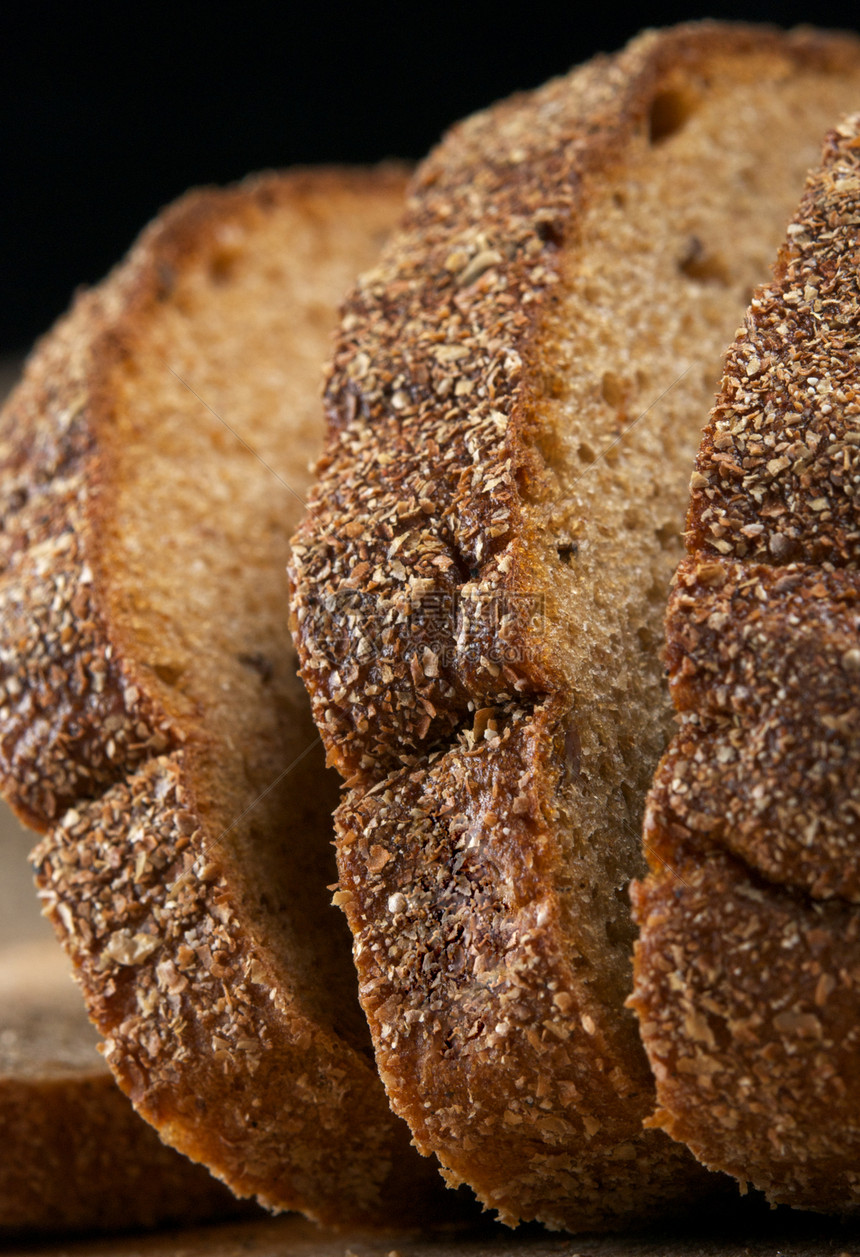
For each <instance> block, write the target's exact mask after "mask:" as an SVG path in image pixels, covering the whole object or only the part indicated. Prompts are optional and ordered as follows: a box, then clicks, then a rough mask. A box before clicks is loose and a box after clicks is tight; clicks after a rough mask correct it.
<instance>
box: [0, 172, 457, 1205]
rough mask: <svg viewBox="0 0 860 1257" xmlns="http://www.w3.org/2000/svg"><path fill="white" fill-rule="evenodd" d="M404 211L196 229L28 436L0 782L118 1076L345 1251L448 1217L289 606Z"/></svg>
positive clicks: (201, 198)
mask: <svg viewBox="0 0 860 1257" xmlns="http://www.w3.org/2000/svg"><path fill="white" fill-rule="evenodd" d="M402 191H403V175H402V173H401V172H400V171H396V170H388V171H385V170H383V171H378V172H374V173H350V172H343V171H330V172H324V171H320V172H308V173H306V174H302V173H298V174H293V175H288V176H283V177H281V176H269V177H263V178H260V179H257V180H254V181H252V182H249V183H247V184H244V185H241V186H239V187H237V188H235V189H232V190H228V191H222V192H201V193H195V194H192V195H190V196H188V197H186V198H185V199H184V200H183V201H181V202H180V203H179V204H178V205H177V206H175V207H173V208H172V209H170V210H169V211H167V212H166V213H165V214H164V215H163V216H162V217H161V218H160V219H159V220H158V221H157V222H156V224H154V225H153V226H152V227H150V228H149V229H148V230H147V231H146V232H145V233H144V234H143V236H142V238H141V240H140V241H139V242H138V244H137V245H136V246H135V248H134V249H133V250H132V252H131V254H130V256H129V257H128V259H127V260H126V261H125V262H124V263H123V265H122V266H121V267H120V268H119V269H118V270H117V271H115V272H114V273H113V274H112V275H111V276H110V277H109V278H108V279H107V280H106V281H105V283H104V284H102V285H101V286H100V287H98V288H96V289H95V290H93V291H92V292H87V293H84V294H83V295H82V296H80V297H79V298H78V299H77V301H76V303H75V306H74V308H73V310H72V312H71V314H70V315H69V316H68V317H66V318H65V319H63V320H62V321H61V322H60V323H59V324H58V325H57V327H56V328H55V329H54V330H53V332H52V333H51V334H50V335H49V336H48V337H47V338H46V339H45V340H44V341H43V343H42V344H41V345H40V346H39V347H38V349H37V351H36V353H35V355H34V356H33V358H32V360H31V361H30V363H29V365H28V367H27V370H26V373H25V376H24V380H23V382H22V384H21V385H20V387H19V388H18V389H17V391H16V392H15V394H14V395H13V396H12V398H11V399H10V401H9V404H8V405H7V407H6V410H5V412H4V414H3V418H2V422H0V467H2V477H0V495H2V520H3V528H2V533H0V626H2V628H0V633H2V641H0V670H2V676H0V682H2V686H3V706H2V717H1V718H2V737H1V738H0V772H2V779H3V788H4V790H5V791H6V793H7V795H8V797H9V798H10V800H11V802H12V803H13V805H14V806H15V807H16V809H17V811H18V812H19V814H20V815H21V816H22V817H23V818H24V819H25V820H27V821H29V822H30V823H31V824H33V825H35V826H37V827H38V828H40V829H42V830H44V831H45V836H44V838H43V840H42V842H41V845H40V846H39V847H38V849H37V852H36V856H35V859H36V862H37V866H38V881H39V885H40V887H41V895H42V899H43V901H44V904H45V906H46V908H47V910H48V911H49V913H50V915H51V917H52V919H53V921H54V924H55V925H56V927H57V929H58V931H59V933H60V935H61V937H62V939H63V941H64V943H65V945H66V948H67V949H68V951H69V954H70V955H71V957H72V959H73V961H74V964H75V967H76V970H77V974H78V977H79V978H80V981H81V984H82V986H83V989H84V994H85V996H86V999H87V1003H88V1006H89V1011H90V1014H91V1016H92V1018H93V1020H94V1021H95V1023H96V1025H97V1026H98V1028H99V1030H100V1031H101V1033H102V1035H103V1036H104V1039H105V1050H106V1057H107V1060H108V1062H109V1064H110V1066H111V1069H112V1070H113V1072H114V1074H115V1076H116V1078H117V1079H118V1080H119V1083H120V1085H121V1086H122V1088H123V1089H124V1090H125V1091H126V1092H127V1093H128V1094H129V1095H130V1096H131V1098H132V1100H133V1102H134V1104H135V1106H136V1107H137V1109H138V1111H139V1112H140V1113H142V1114H143V1116H144V1117H146V1118H147V1119H148V1120H149V1121H150V1122H152V1123H153V1125H155V1126H156V1128H157V1129H158V1131H159V1133H160V1134H161V1135H162V1137H163V1138H164V1139H165V1140H166V1141H167V1142H168V1143H171V1144H173V1145H174V1146H175V1147H176V1148H179V1149H180V1150H181V1151H183V1152H185V1153H187V1154H188V1155H189V1156H190V1157H192V1158H194V1159H195V1160H199V1161H202V1162H204V1164H206V1165H207V1166H209V1168H210V1169H211V1170H212V1171H213V1172H214V1173H215V1174H217V1175H218V1176H219V1177H221V1178H223V1179H224V1180H225V1181H226V1182H227V1183H228V1184H229V1185H230V1186H231V1187H232V1188H233V1190H234V1191H235V1192H237V1193H238V1194H241V1195H255V1196H257V1197H258V1198H259V1199H260V1200H261V1201H262V1202H264V1203H265V1204H267V1205H269V1206H272V1207H276V1208H296V1209H302V1210H304V1211H306V1212H307V1213H308V1214H310V1215H312V1216H313V1217H316V1218H320V1219H323V1220H326V1221H328V1222H333V1223H348V1222H378V1221H380V1220H386V1221H390V1220H396V1219H397V1218H398V1217H399V1218H402V1217H404V1216H406V1217H415V1216H416V1215H420V1210H421V1206H422V1203H424V1202H425V1201H426V1198H427V1197H426V1192H425V1188H426V1189H427V1190H428V1191H432V1189H433V1184H432V1181H431V1180H432V1178H433V1177H434V1175H433V1170H432V1167H430V1166H428V1165H427V1164H426V1163H425V1162H423V1161H422V1160H421V1158H420V1157H418V1155H417V1154H416V1153H414V1151H413V1150H411V1149H410V1148H409V1136H408V1131H407V1128H406V1126H405V1125H404V1124H403V1123H402V1122H400V1121H399V1119H396V1118H394V1117H393V1116H392V1114H391V1113H390V1110H389V1107H388V1103H387V1101H386V1098H385V1094H384V1091H383V1089H382V1086H381V1084H380V1082H379V1080H378V1078H377V1076H376V1072H375V1070H374V1067H373V1060H372V1053H371V1050H370V1044H369V1041H368V1037H367V1030H366V1027H365V1025H364V1021H363V1018H362V1016H361V1012H360V1009H359V1008H358V1004H357V1001H356V998H355V977H354V973H353V972H352V968H351V965H350V962H349V948H348V933H347V931H346V929H345V927H344V926H343V924H342V922H341V921H340V917H339V914H337V913H335V912H333V911H332V910H331V907H330V905H329V902H328V898H329V897H328V895H327V893H326V890H325V886H326V883H327V882H331V881H332V880H333V879H334V877H335V872H334V867H333V860H332V855H331V848H330V837H331V833H330V823H331V822H330V811H331V808H332V806H333V805H334V802H335V799H336V786H335V782H334V781H333V780H332V778H331V777H330V776H327V775H326V774H325V770H324V767H323V756H322V751H321V748H320V745H319V739H318V738H317V735H316V732H315V730H314V728H313V725H312V722H311V720H310V715H309V712H308V708H307V701H306V698H305V696H304V692H303V690H302V686H301V683H300V682H299V680H298V679H297V677H296V675H295V670H294V655H293V653H292V649H291V647H290V646H289V644H288V641H287V634H286V577H285V575H284V566H285V563H286V558H287V538H288V535H289V532H290V531H291V529H292V527H294V526H295V523H296V521H297V519H298V517H299V514H300V512H301V509H302V504H303V503H302V499H303V495H304V492H305V487H306V484H307V479H308V462H309V459H311V458H312V457H313V456H314V455H315V453H316V451H317V442H318V439H319V436H320V419H319V413H318V405H319V403H318V387H319V382H320V366H319V364H320V362H321V360H322V358H323V356H324V354H325V352H326V349H327V347H328V343H329V337H330V329H331V328H332V327H333V325H334V322H335V312H336V308H337V302H338V299H339V297H340V294H341V292H342V291H343V290H344V289H345V288H346V286H347V285H348V283H349V282H350V281H351V279H352V277H353V276H354V274H355V273H356V271H357V270H358V269H359V268H361V267H364V266H367V265H369V264H370V262H371V261H372V260H373V258H374V256H375V254H376V251H377V249H378V248H379V246H380V244H381V241H382V239H383V237H384V235H385V234H386V232H387V230H388V228H389V227H390V225H391V224H392V222H393V221H394V218H395V216H396V215H397V214H398V212H399V208H400V202H401V197H402ZM435 1177H438V1176H435Z"/></svg>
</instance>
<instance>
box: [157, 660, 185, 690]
mask: <svg viewBox="0 0 860 1257" xmlns="http://www.w3.org/2000/svg"><path fill="white" fill-rule="evenodd" d="M152 670H153V672H154V673H155V675H156V676H157V677H158V679H159V681H163V682H164V684H165V685H176V684H177V683H178V682H179V679H180V678H181V676H182V673H183V671H184V669H183V668H182V667H181V666H180V665H179V664H175V663H156V664H153V667H152Z"/></svg>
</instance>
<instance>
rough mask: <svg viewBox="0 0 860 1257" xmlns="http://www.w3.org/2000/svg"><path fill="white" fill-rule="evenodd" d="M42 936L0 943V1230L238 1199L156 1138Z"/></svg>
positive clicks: (119, 1224) (95, 1222)
mask: <svg viewBox="0 0 860 1257" xmlns="http://www.w3.org/2000/svg"><path fill="white" fill-rule="evenodd" d="M96 1043H97V1035H96V1032H95V1030H94V1029H93V1027H92V1026H91V1025H90V1023H89V1021H88V1020H87V1016H86V1012H85V1011H84V1005H83V1001H82V1000H81V997H80V993H79V992H78V991H77V989H76V988H75V987H74V985H73V983H72V982H71V981H70V978H69V972H68V965H67V963H66V962H65V959H64V957H63V954H62V952H61V951H60V949H59V947H58V946H57V944H56V943H54V942H52V941H51V940H50V939H47V940H44V941H43V940H40V941H38V942H31V943H27V944H18V945H16V946H14V947H6V948H4V949H3V951H2V953H0V1128H2V1130H3V1144H4V1156H3V1159H2V1162H0V1237H3V1238H7V1239H8V1238H10V1237H11V1236H12V1235H18V1234H22V1233H24V1232H26V1233H27V1234H30V1235H32V1234H34V1233H38V1234H47V1233H52V1234H56V1233H67V1232H70V1231H83V1230H86V1231H92V1230H96V1229H98V1230H112V1231H116V1230H121V1229H123V1228H132V1227H141V1226H156V1225H165V1224H169V1223H191V1222H201V1221H205V1220H207V1219H213V1218H217V1217H228V1216H230V1215H231V1214H232V1215H235V1214H237V1213H238V1212H241V1211H245V1212H247V1211H248V1208H249V1206H248V1205H247V1204H246V1205H241V1204H240V1203H239V1202H238V1201H237V1200H236V1199H235V1197H233V1196H232V1195H231V1193H230V1192H228V1191H227V1189H226V1187H224V1186H223V1184H221V1183H218V1182H217V1181H216V1180H215V1179H214V1178H212V1176H211V1175H210V1174H209V1173H208V1172H207V1171H206V1170H205V1169H204V1168H203V1166H200V1165H195V1164H194V1163H193V1162H192V1161H188V1160H186V1158H185V1157H182V1156H180V1155H179V1154H178V1153H177V1152H174V1150H173V1149H172V1148H168V1147H167V1146H166V1145H165V1144H163V1143H162V1142H161V1140H160V1139H159V1138H158V1135H157V1134H156V1133H155V1131H154V1130H152V1128H151V1127H150V1126H148V1125H147V1124H146V1122H143V1121H141V1119H140V1118H139V1117H138V1116H137V1114H136V1113H135V1112H134V1109H133V1108H132V1106H131V1105H130V1104H129V1102H128V1099H127V1098H126V1097H125V1096H124V1095H123V1094H122V1092H121V1091H120V1089H119V1087H117V1085H116V1083H115V1082H114V1080H113V1078H112V1077H111V1074H110V1070H109V1069H108V1067H107V1065H106V1064H105V1062H104V1060H103V1059H102V1057H101V1056H100V1055H99V1053H98V1052H97V1050H96Z"/></svg>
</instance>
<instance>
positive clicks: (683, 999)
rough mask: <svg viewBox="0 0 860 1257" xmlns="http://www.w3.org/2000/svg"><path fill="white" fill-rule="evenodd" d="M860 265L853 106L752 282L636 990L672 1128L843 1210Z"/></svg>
mask: <svg viewBox="0 0 860 1257" xmlns="http://www.w3.org/2000/svg"><path fill="white" fill-rule="evenodd" d="M858 261H860V114H855V115H852V116H850V117H848V118H847V119H846V120H845V121H844V122H843V123H842V124H841V125H840V126H838V127H837V129H836V130H834V131H833V132H831V133H830V134H829V135H828V137H827V141H826V144H825V147H824V154H823V159H822V165H821V167H820V169H818V170H816V171H815V172H813V173H812V174H811V175H810V177H809V179H808V182H807V187H806V191H805V194H804V197H803V200H802V202H801V204H800V208H799V210H798V212H797V215H796V217H795V218H794V221H793V222H792V223H791V225H790V226H789V228H788V233H787V240H786V243H785V245H784V246H783V248H782V250H781V252H780V254H779V258H778V260H777V263H776V266H775V269H774V278H773V281H772V282H771V283H770V284H767V285H765V286H764V287H762V288H760V289H759V290H758V291H757V292H756V293H755V295H754V297H753V300H752V303H751V305H750V309H749V312H748V314H747V317H746V320H745V324H744V326H743V327H742V328H741V330H740V332H739V333H738V336H737V340H736V341H735V343H734V345H733V346H732V348H731V350H730V351H729V354H728V357H727V362H726V374H725V378H724V380H723V383H722V387H721V390H720V393H719V396H718V398H717V404H716V406H715V408H714V411H713V414H712V417H711V421H710V424H709V426H708V428H707V430H706V432H705V435H704V439H703V442H702V446H701V450H700V454H699V458H698V461H697V465H696V470H695V472H694V474H693V479H692V492H691V506H690V515H689V521H688V525H689V532H688V537H687V544H688V549H689V552H690V553H689V557H688V558H687V559H686V560H685V561H684V562H683V563H682V564H681V566H680V568H679V571H678V574H677V577H676V581H675V588H674V591H673V594H672V598H671V601H670V605H669V614H668V619H667V634H668V642H669V646H668V661H669V668H670V684H671V689H672V695H673V698H674V701H675V705H676V708H677V710H678V712H679V713H680V714H679V722H680V730H679V732H678V733H677V735H676V737H675V739H674V741H673V743H672V745H671V747H670V749H669V751H668V753H667V754H666V756H665V758H664V760H663V762H662V764H661V765H660V768H659V770H658V773H657V775H656V778H655V781H654V786H653V789H652V792H651V795H650V798H649V803H648V810H647V815H646V823H645V838H646V843H647V845H648V850H649V852H650V853H652V854H653V857H654V858H653V859H652V861H651V868H652V872H651V876H650V877H649V878H647V880H646V881H645V882H644V883H643V884H641V885H640V886H638V887H637V888H636V889H635V894H634V903H635V907H636V915H637V918H638V920H639V922H640V925H641V927H642V935H641V940H640V942H639V944H638V946H637V955H636V963H635V977H636V986H635V994H634V997H633V1000H632V1004H633V1006H634V1007H635V1008H636V1010H637V1012H638V1013H639V1017H640V1022H641V1027H642V1034H643V1039H644V1042H645V1045H646V1049H647V1051H648V1053H649V1057H650V1060H651V1063H652V1066H653V1068H654V1071H655V1075H656V1078H657V1092H658V1103H659V1108H658V1111H657V1113H656V1114H655V1117H654V1124H655V1125H657V1126H660V1127H662V1128H663V1129H665V1130H666V1131H668V1132H669V1133H670V1134H672V1135H673V1137H675V1138H676V1139H678V1140H682V1141H684V1142H685V1143H687V1144H688V1146H689V1147H691V1148H692V1150H693V1151H694V1152H695V1153H696V1155H697V1156H698V1157H699V1158H700V1159H701V1160H702V1161H704V1162H705V1163H706V1164H708V1165H710V1166H712V1167H713V1168H717V1169H722V1170H727V1171H728V1172H729V1173H732V1174H734V1175H735V1176H736V1177H738V1178H740V1179H741V1180H749V1181H751V1182H753V1183H754V1184H755V1185H756V1186H758V1187H759V1188H761V1189H763V1190H764V1191H765V1192H766V1193H767V1195H768V1197H769V1199H770V1200H772V1201H773V1202H774V1203H783V1202H784V1203H788V1204H793V1205H796V1206H800V1207H806V1208H811V1209H821V1210H831V1211H836V1212H841V1213H855V1212H857V1210H858V1208H860V1176H858V1173H857V1169H856V1167H857V1163H858V1157H860V1143H858V1138H857V1131H858V1129H860V1088H859V1087H858V1077H860V1075H858V1068H857V1061H858V1056H857V1053H858V1036H857V1013H858V990H857V982H856V975H857V973H858V967H860V951H858V940H860V910H858V904H860V816H858V805H857V801H858V797H860V733H858V728H860V725H859V724H858V715H860V578H858V558H860V548H858V540H860V510H858V499H857V491H858V488H860V453H858V451H860V352H858V351H860V344H858V334H860V282H859V281H858ZM667 867H669V868H671V869H673V870H674V871H675V872H676V873H677V877H674V878H673V877H672V876H670V875H669V874H668V873H667V871H666V869H667Z"/></svg>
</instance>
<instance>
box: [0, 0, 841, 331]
mask: <svg viewBox="0 0 860 1257" xmlns="http://www.w3.org/2000/svg"><path fill="white" fill-rule="evenodd" d="M706 16H711V17H718V18H746V19H749V20H756V21H768V20H770V21H778V22H779V23H780V24H782V25H793V24H795V23H797V22H801V21H814V22H815V23H817V24H818V25H822V26H842V27H853V28H854V29H860V10H858V7H857V5H856V4H853V5H850V6H849V5H848V4H845V3H843V4H838V3H827V0H822V2H819V3H817V4H816V5H815V6H805V5H801V4H796V3H788V4H784V5H781V6H776V5H774V4H773V3H770V4H767V3H754V2H753V3H748V4H746V5H743V4H739V3H735V4H711V5H708V6H696V5H694V4H687V5H682V4H656V5H653V6H648V5H642V6H639V7H636V8H620V7H618V5H616V4H613V3H611V2H607V3H604V4H602V5H601V4H599V3H598V4H595V3H594V2H593V0H592V3H590V4H589V5H588V6H584V7H578V6H577V5H575V4H574V3H570V4H568V5H566V6H565V7H563V8H562V7H561V6H557V5H545V4H540V3H533V4H509V5H504V4H495V5H489V4H486V5H485V4H467V3H464V4H460V5H445V4H435V5H434V4H429V3H427V4H422V5H411V6H410V5H408V4H401V5H397V6H395V5H388V4H386V5H373V4H370V3H367V4H355V5H350V6H343V5H332V4H330V5H325V4H320V5H318V6H316V7H312V6H310V5H309V4H308V3H307V0H306V3H305V4H304V5H303V6H301V7H299V6H297V5H293V4H290V3H283V4H281V5H280V6H277V7H276V6H274V5H272V6H268V5H262V4H254V3H246V4H226V3H218V2H217V0H216V2H213V3H208V4H205V3H185V4H176V5H175V6H172V7H168V6H166V5H165V6H160V5H146V4H140V3H138V4H134V5H124V4H122V3H118V4H116V5H114V6H110V7H109V6H107V5H104V6H103V5H100V4H86V3H81V4H74V3H67V4H63V5H60V4H49V3H38V2H35V3H31V4H29V5H28V6H27V7H26V9H25V8H24V7H23V6H22V7H16V6H5V7H4V10H3V14H2V16H0V39H2V45H0V111H1V112H0V126H2V134H3V139H2V149H0V153H2V169H3V175H4V180H3V185H4V186H3V191H2V195H0V259H2V260H0V267H2V271H0V274H2V280H0V285H2V286H0V353H5V352H10V351H18V350H20V349H23V348H26V347H27V346H28V345H29V343H30V342H31V341H32V339H33V337H34V336H35V335H37V334H38V333H39V332H41V331H43V330H45V329H46V328H47V326H48V325H49V324H50V323H51V322H52V321H53V319H54V318H55V317H56V316H57V315H58V314H59V313H60V312H61V311H62V310H63V309H64V308H65V306H66V305H67V303H68V301H69V298H70V295H71V293H72V291H73V289H74V288H75V287H76V286H77V285H79V284H88V283H92V282H93V281H95V280H97V279H99V278H100V277H101V275H103V274H104V272H105V271H106V270H107V269H108V268H109V267H110V266H111V265H112V264H113V262H115V261H116V260H117V259H118V258H119V257H120V256H121V255H122V254H123V253H124V252H125V250H126V249H127V247H128V246H129V244H130V243H131V241H132V239H133V238H134V236H135V235H136V234H137V232H138V231H139V230H140V228H141V227H142V226H143V225H144V223H145V222H146V221H147V220H148V219H149V218H151V217H152V215H153V214H155V213H156V212H157V210H158V209H159V208H160V207H161V206H162V205H164V204H165V203H166V202H168V201H170V200H172V199H173V198H174V197H176V196H178V195H179V194H180V193H181V192H182V191H184V190H185V189H186V188H187V187H189V186H190V185H192V184H199V183H210V182H218V183H220V182H226V181H229V180H232V179H237V178H240V177H241V176H242V175H244V174H246V173H247V172H249V171H251V170H256V169H262V168H265V167H280V166H288V165H291V164H294V163H314V162H371V161H375V160H377V159H380V158H383V157H387V156H396V157H404V158H418V157H420V156H421V155H422V154H423V153H424V152H425V151H426V150H427V149H428V148H429V147H430V145H431V144H432V143H433V142H434V141H435V140H436V139H437V138H438V136H439V135H440V134H441V132H442V131H443V130H444V129H445V128H446V126H447V125H448V124H449V123H451V122H453V121H455V120H456V119H457V118H458V117H461V116H462V115H464V114H466V113H469V112H471V111H472V110H474V109H477V108H480V107H481V106H482V105H485V104H488V103H489V102H490V101H492V100H494V99H496V98H498V97H500V96H503V95H506V94H508V93H509V92H512V91H514V90H516V89H519V88H527V87H532V86H535V85H537V84H538V83H541V82H542V81H543V80H544V79H546V78H548V77H549V76H550V75H552V74H558V73H561V72H563V71H565V70H566V69H568V68H569V67H570V66H571V65H573V64H575V63H576V62H578V61H581V60H584V59H585V58H586V57H588V56H590V55H591V54H592V53H594V52H596V51H600V50H603V51H612V50H614V49H616V48H618V47H620V46H621V45H623V44H624V43H625V42H626V40H627V39H628V38H630V37H631V36H632V35H633V34H635V33H636V31H638V30H639V29H641V28H642V27H643V26H647V25H665V24H668V23H671V22H675V21H680V20H684V19H687V18H696V17H706ZM858 109H860V100H858Z"/></svg>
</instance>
